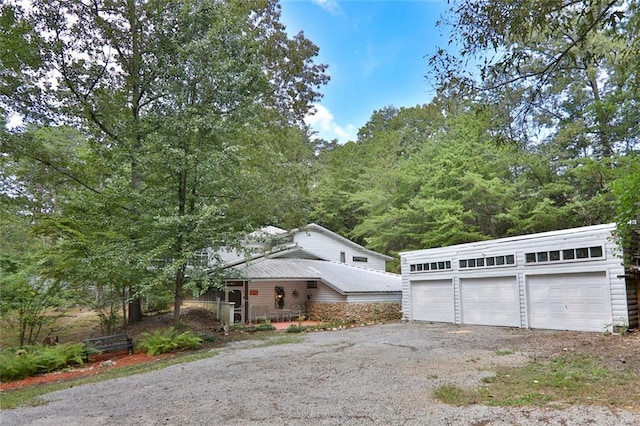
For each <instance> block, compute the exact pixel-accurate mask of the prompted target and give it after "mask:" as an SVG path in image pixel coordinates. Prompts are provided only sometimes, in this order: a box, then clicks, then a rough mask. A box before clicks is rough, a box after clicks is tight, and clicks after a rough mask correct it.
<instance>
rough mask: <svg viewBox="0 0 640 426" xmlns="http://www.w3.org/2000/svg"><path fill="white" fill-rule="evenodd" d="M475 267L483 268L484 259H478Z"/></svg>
mask: <svg viewBox="0 0 640 426" xmlns="http://www.w3.org/2000/svg"><path fill="white" fill-rule="evenodd" d="M476 266H484V258H483V257H480V258H478V259H476Z"/></svg>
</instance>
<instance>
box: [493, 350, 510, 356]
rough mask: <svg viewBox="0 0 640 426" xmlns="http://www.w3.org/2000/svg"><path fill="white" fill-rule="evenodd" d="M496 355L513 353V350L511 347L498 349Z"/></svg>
mask: <svg viewBox="0 0 640 426" xmlns="http://www.w3.org/2000/svg"><path fill="white" fill-rule="evenodd" d="M496 355H499V356H506V355H513V351H512V350H511V349H503V350H500V351H496Z"/></svg>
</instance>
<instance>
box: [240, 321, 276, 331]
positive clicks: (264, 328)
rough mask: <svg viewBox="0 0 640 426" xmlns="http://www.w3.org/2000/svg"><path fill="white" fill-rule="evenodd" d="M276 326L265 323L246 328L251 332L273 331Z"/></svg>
mask: <svg viewBox="0 0 640 426" xmlns="http://www.w3.org/2000/svg"><path fill="white" fill-rule="evenodd" d="M275 329H276V328H275V327H274V326H272V325H271V324H270V323H264V324H260V325H256V326H254V327H247V328H245V329H244V330H245V331H247V332H249V333H255V332H256V331H273V330H275Z"/></svg>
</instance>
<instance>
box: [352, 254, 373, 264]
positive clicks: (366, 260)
mask: <svg viewBox="0 0 640 426" xmlns="http://www.w3.org/2000/svg"><path fill="white" fill-rule="evenodd" d="M352 259H353V261H354V262H363V263H366V262H368V261H369V259H367V258H366V257H364V256H353V258H352Z"/></svg>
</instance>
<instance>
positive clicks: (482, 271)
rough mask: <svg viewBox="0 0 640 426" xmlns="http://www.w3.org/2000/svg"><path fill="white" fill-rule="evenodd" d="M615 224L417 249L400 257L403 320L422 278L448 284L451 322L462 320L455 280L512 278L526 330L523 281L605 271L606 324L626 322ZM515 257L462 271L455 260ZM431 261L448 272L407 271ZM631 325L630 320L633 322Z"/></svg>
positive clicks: (625, 305) (408, 311)
mask: <svg viewBox="0 0 640 426" xmlns="http://www.w3.org/2000/svg"><path fill="white" fill-rule="evenodd" d="M614 229H615V226H614V224H608V225H596V226H589V227H583V228H574V229H569V230H562V231H552V232H546V233H541V234H533V235H526V236H518V237H510V238H503V239H497V240H492V241H483V242H477V243H468V244H460V245H455V246H449V247H442V248H433V249H425V250H416V251H411V252H405V253H401V269H402V310H403V315H404V317H405V319H411V318H412V316H411V291H410V289H411V282H414V281H425V280H427V281H428V280H442V279H450V280H452V283H453V284H452V285H453V288H454V300H455V320H454V322H455V323H460V322H461V315H460V309H461V307H460V281H461V280H464V279H470V278H485V277H496V278H499V277H504V276H516V281H517V286H518V291H519V295H520V300H519V305H520V306H519V309H520V318H521V324H520V326H521V327H529V319H528V313H527V307H528V305H529V303H528V300H527V291H526V286H527V277H529V276H537V275H553V274H577V273H584V272H604V274H605V276H606V280H607V282H606V283H607V285H608V286H609V289H610V290H609V291H610V295H611V318H610V324H612V325H620V326H626V325H628V324H629V322H630V321H629V320H630V318H629V309H628V305H627V291H626V284H625V281H624V278H621V277H620V276H622V275H624V266H623V265H622V259H621V257H620V256H621V253H620V251H619V248H618V247H617V246H616V244H615V242H614V240H613V238H612V231H613V230H614ZM595 246H602V247H603V256H602V257H600V258H588V259H575V260H566V261H565V260H560V261H554V262H539V263H538V262H536V263H527V262H526V257H525V256H526V254H527V253H537V252H548V251H555V250H560V251H561V250H563V249H576V248H582V247H595ZM506 255H513V256H514V260H515V261H514V264H512V265H503V266H493V267H481V268H461V267H460V260H461V259H462V260H466V259H475V258H483V259H484V258H487V257H494V256H506ZM432 261H450V262H451V268H450V269H448V270H435V271H431V270H429V271H413V272H412V271H411V267H410V265H411V264H414V265H416V264H420V263H421V262H424V263H430V262H432ZM631 322H633V319H632V321H631Z"/></svg>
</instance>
